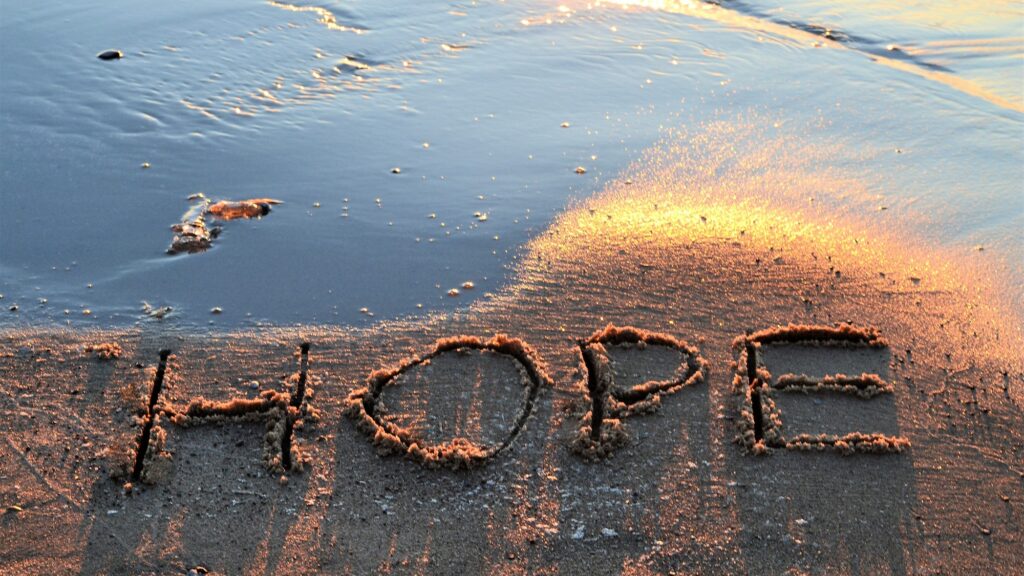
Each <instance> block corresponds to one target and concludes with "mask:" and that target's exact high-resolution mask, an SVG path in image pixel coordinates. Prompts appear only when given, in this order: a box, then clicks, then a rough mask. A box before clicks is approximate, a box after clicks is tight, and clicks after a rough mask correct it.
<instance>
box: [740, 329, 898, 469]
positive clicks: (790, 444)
mask: <svg viewBox="0 0 1024 576" xmlns="http://www.w3.org/2000/svg"><path fill="white" fill-rule="evenodd" d="M762 345H797V346H808V347H830V348H848V347H868V348H876V349H882V348H888V347H889V343H888V341H887V340H886V339H884V338H882V336H881V335H880V334H879V332H878V330H877V329H875V328H873V327H867V328H861V327H857V326H853V325H851V324H839V325H837V326H835V327H833V326H815V325H798V324H790V325H788V326H780V327H775V328H768V329H766V330H761V331H759V332H754V333H752V334H749V335H747V336H745V337H743V336H741V337H739V338H737V339H736V340H734V341H733V349H734V350H738V351H739V354H738V358H737V360H736V367H735V375H734V377H733V394H734V395H735V397H736V410H737V414H738V416H739V417H738V418H737V419H736V426H737V428H738V429H739V435H738V436H737V437H736V442H737V443H738V444H742V445H743V446H745V447H746V448H747V449H748V450H750V451H751V452H752V453H754V454H765V453H768V452H769V451H770V448H785V449H787V450H801V451H809V450H818V451H821V450H826V449H828V450H835V451H837V452H839V453H840V454H843V455H850V454H854V453H872V454H882V453H885V454H889V453H899V452H903V451H904V450H905V449H906V448H908V447H910V440H909V439H907V438H904V437H899V436H887V435H885V434H876V433H872V434H866V433H863V432H851V433H849V434H845V435H842V436H840V435H830V434H818V435H815V434H798V435H796V436H794V437H792V438H789V439H787V438H786V437H785V436H784V435H783V434H782V428H783V422H782V417H781V414H780V411H779V409H778V406H777V405H776V404H775V402H774V401H773V400H772V398H771V390H779V391H795V392H803V393H811V392H838V393H844V394H852V395H855V396H858V397H860V398H864V399H870V398H873V397H875V396H878V395H880V394H892V393H894V388H893V385H892V384H891V383H889V382H886V381H885V380H883V379H882V378H881V377H880V376H879V375H877V374H868V373H862V374H861V375H860V376H847V375H845V374H834V375H828V376H824V377H822V378H812V377H810V376H807V375H804V374H783V375H781V376H779V378H778V379H777V380H774V381H773V377H772V374H771V373H770V372H769V371H768V369H767V368H766V367H765V366H764V364H763V363H762V362H761V361H760V358H759V357H760V354H759V350H760V349H761V347H762Z"/></svg>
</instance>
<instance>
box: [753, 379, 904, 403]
mask: <svg viewBox="0 0 1024 576" xmlns="http://www.w3.org/2000/svg"><path fill="white" fill-rule="evenodd" d="M772 388H775V389H776V390H786V391H794V392H803V393H808V392H821V391H831V392H842V393H847V394H854V395H856V396H860V397H861V398H873V397H875V396H878V395H879V394H892V393H893V386H892V384H890V383H888V382H886V381H885V380H882V378H881V377H880V376H879V375H878V374H867V373H863V374H861V375H860V376H847V375H845V374H835V375H831V376H825V377H824V378H812V377H810V376H807V375H806V374H783V375H782V376H779V377H778V378H777V379H775V381H774V382H772Z"/></svg>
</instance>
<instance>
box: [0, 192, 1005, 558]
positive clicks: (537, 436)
mask: <svg viewBox="0 0 1024 576" xmlns="http://www.w3.org/2000/svg"><path fill="white" fill-rule="evenodd" d="M661 190H662V188H659V186H658V182H657V179H656V178H653V179H651V181H650V182H647V183H642V182H641V181H640V180H639V178H638V179H637V180H636V183H634V184H633V185H632V186H623V190H621V191H616V190H613V191H611V192H609V193H607V194H605V195H604V196H602V197H600V198H598V199H596V200H593V201H591V202H588V203H587V204H586V205H583V206H580V207H578V208H576V209H574V210H572V211H570V212H568V213H566V214H565V215H564V216H563V217H562V218H560V219H559V221H558V222H556V223H555V224H554V225H553V226H552V228H551V229H550V230H549V231H548V232H546V233H544V234H542V235H541V236H539V237H538V238H537V239H536V240H535V241H534V242H533V243H531V245H530V246H529V247H528V251H527V252H526V253H525V254H524V256H523V258H522V261H521V265H520V270H519V273H518V276H517V278H516V281H515V282H514V284H513V285H511V286H510V287H509V288H508V289H506V290H504V291H503V292H501V293H500V294H498V295H496V296H495V297H493V298H490V299H486V300H483V301H481V302H479V303H478V304H476V305H474V306H473V307H471V308H470V309H469V310H467V311H463V312H458V313H454V314H451V315H446V316H443V317H432V318H429V319H425V320H419V321H396V322H383V323H380V324H378V325H376V326H375V327H373V328H370V329H366V330H354V329H353V330H348V329H344V328H336V327H327V326H310V327H301V328H277V329H262V330H259V331H239V332H224V333H222V332H217V333H202V332H199V333H197V332H194V331H185V330H179V329H176V328H174V326H173V325H171V324H168V323H147V324H145V325H144V326H143V327H140V328H133V329H124V330H104V331H94V332H79V331H65V330H58V329H52V330H18V331H13V330H11V331H7V332H4V333H3V334H2V335H0V410H2V411H3V414H5V417H4V418H3V419H2V421H0V505H2V506H3V507H4V508H6V509H7V512H6V513H4V514H3V515H2V516H0V542H2V546H0V565H2V566H3V567H4V572H5V573H7V574H168V573H170V574H173V573H185V572H187V571H188V570H189V569H190V568H193V567H196V566H202V567H203V568H204V569H208V570H210V571H212V572H216V573H222V574H238V573H245V574H283V573H287V574H314V573H347V574H367V573H396V574H413V573H415V574H418V573H435V574H481V573H492V574H555V573H558V574H588V575H589V574H671V573H677V574H743V573H751V574H890V573H891V574H933V573H934V574H967V573H970V574H995V573H999V574H1021V573H1024V568H1022V566H1021V564H1020V559H1021V558H1022V557H1024V530H1022V528H1024V526H1022V524H1024V463H1022V462H1024V429H1022V426H1021V416H1022V407H1024V358H1022V354H1021V350H1022V349H1024V348H1022V346H1024V338H1022V335H1021V322H1020V314H1019V312H1018V311H1015V310H1013V309H1011V308H1009V307H1007V306H1004V305H1002V304H1000V303H999V301H998V300H997V299H996V298H995V297H994V296H993V294H995V295H998V294H999V292H998V290H993V289H991V288H989V287H988V282H987V281H985V280H984V279H983V278H981V277H979V276H978V275H976V274H975V273H974V272H973V271H972V270H971V269H970V267H968V266H964V265H963V263H961V262H959V261H956V260H955V259H952V258H948V257H947V255H945V254H941V253H936V252H929V250H928V249H925V248H915V247H914V246H913V245H911V243H910V242H909V241H907V242H903V243H894V242H891V241H889V240H888V239H886V238H885V237H883V236H882V235H878V234H875V235H872V233H871V232H870V231H867V232H866V231H865V230H864V229H862V228H858V227H857V226H856V225H855V224H854V223H851V224H850V225H849V226H848V227H847V226H838V225H833V224H830V223H820V222H817V221H816V220H815V219H814V218H813V217H808V216H807V215H801V214H781V213H778V212H774V211H773V210H772V209H771V207H770V206H768V205H766V206H751V205H731V204H728V203H724V204H714V203H711V202H709V201H706V200H705V201H702V202H697V201H696V200H695V199H694V198H692V197H677V196H672V195H671V194H668V193H666V192H663V191H661ZM840 321H849V322H851V323H853V324H855V325H858V326H869V327H875V328H877V329H878V330H879V331H880V333H881V334H882V335H883V336H884V337H885V338H887V340H888V342H889V344H890V345H889V347H887V348H877V349H867V350H857V349H834V348H829V347H813V346H812V347H808V346H792V345H789V346H766V347H765V350H764V352H765V353H764V357H763V363H764V365H765V366H766V367H767V368H768V370H770V371H772V373H773V374H785V373H792V374H804V375H807V376H809V377H821V376H825V375H829V374H837V373H842V374H853V375H860V374H861V373H862V372H866V373H873V374H878V375H879V376H880V377H881V378H882V379H883V380H885V381H886V382H888V383H890V384H891V385H892V386H893V392H892V393H891V394H879V395H877V396H875V397H872V398H870V399H868V398H861V397H858V396H856V395H850V394H840V393H834V392H828V391H825V392H811V393H808V394H801V393H799V392H796V393H792V392H784V391H778V392H777V393H775V394H774V398H775V399H776V400H777V403H778V406H777V407H778V409H779V411H780V413H781V420H782V429H783V432H784V433H786V434H790V433H792V434H798V433H801V432H804V433H810V434H815V433H834V434H845V433H849V432H865V433H873V432H881V433H885V434H890V435H898V436H900V437H904V438H906V439H908V440H909V442H910V443H911V447H910V448H909V449H907V450H905V451H904V452H903V453H900V454H854V455H850V456H843V455H840V454H838V453H836V452H834V451H825V452H817V451H813V452H800V451H792V450H787V449H773V450H770V451H769V453H768V454H765V455H753V454H751V453H750V451H748V450H747V449H746V448H745V447H743V446H742V445H740V444H737V443H736V442H735V438H736V436H737V427H736V419H737V411H736V409H735V407H734V406H735V403H734V399H733V396H732V382H733V376H734V368H735V366H734V364H733V363H734V361H735V360H736V355H735V352H734V350H733V348H732V342H733V339H734V338H736V337H737V336H742V335H743V334H744V333H745V331H747V330H759V329H763V328H769V327H772V326H776V325H786V324H788V323H790V322H798V323H804V324H822V325H832V324H834V323H836V322H840ZM609 322H614V323H616V324H618V325H633V326H638V327H642V328H646V329H650V330H655V331H658V332H664V333H668V334H672V335H674V336H676V337H678V338H681V339H684V340H686V341H687V342H689V343H691V344H693V345H694V346H696V347H698V348H699V352H700V355H701V356H702V357H703V358H704V359H705V360H706V361H707V363H708V364H707V377H706V378H705V380H704V382H703V383H700V384H698V385H694V386H687V387H685V388H683V389H681V390H679V391H677V392H676V393H674V394H671V395H666V396H664V397H663V398H661V405H660V408H659V409H658V410H657V411H656V412H654V413H653V414H636V415H631V416H628V417H626V418H624V420H623V422H624V424H625V427H626V429H627V433H628V441H627V443H626V444H625V445H624V446H622V447H620V448H619V449H617V450H615V451H614V452H613V453H612V455H611V457H609V458H607V459H603V460H600V461H597V462H590V461H587V460H584V459H581V458H580V457H579V456H577V455H576V454H574V453H573V452H572V451H571V450H570V449H569V445H570V442H571V440H572V438H573V437H574V435H575V434H576V432H577V429H578V426H579V423H580V417H581V415H582V414H583V412H584V411H585V410H586V409H587V405H586V402H585V401H584V394H583V392H582V390H581V386H580V384H581V382H582V381H583V380H582V379H581V375H580V374H579V372H578V366H579V348H578V345H577V340H578V339H582V338H586V337H588V336H589V335H590V334H592V333H593V332H594V331H595V330H597V329H600V328H602V327H603V326H605V325H606V324H607V323H609ZM496 332H503V333H507V334H509V335H511V336H515V337H520V338H523V339H524V340H525V341H526V342H527V343H528V344H529V345H530V346H531V347H533V348H534V349H535V350H536V351H537V352H538V353H539V354H540V355H541V356H542V357H543V359H544V361H545V363H546V372H547V374H548V375H549V376H550V377H551V378H552V379H553V381H554V385H553V386H544V387H542V388H541V390H540V393H539V396H538V399H537V401H536V403H535V405H534V407H533V410H532V416H531V418H530V420H529V421H528V422H527V424H526V426H525V428H524V429H523V431H522V433H520V434H519V435H518V437H517V438H516V439H515V441H514V442H513V443H512V444H511V446H510V447H509V448H508V449H507V450H504V451H502V452H500V453H499V454H498V455H497V456H495V457H494V458H493V459H491V460H490V461H489V462H486V463H484V464H483V465H482V466H479V467H476V468H473V469H471V470H468V471H466V470H461V471H452V470H449V469H445V468H441V469H430V468H427V467H425V466H424V465H422V464H421V463H419V462H416V461H413V460H410V459H406V458H403V457H401V456H394V455H390V456H381V455H378V453H377V451H376V449H375V447H374V445H373V443H372V442H371V439H370V438H369V437H368V436H367V435H365V434H364V433H363V432H362V431H360V430H359V429H358V428H357V427H356V425H355V424H354V423H353V422H352V421H351V420H350V419H348V418H346V417H345V416H344V415H343V411H344V409H345V407H346V398H347V396H348V395H349V393H350V392H351V391H353V390H355V389H357V388H359V387H362V386H364V385H365V383H366V379H367V377H368V376H369V375H370V373H371V372H373V371H374V370H376V369H379V368H382V367H386V366H393V365H396V364H397V363H399V362H400V361H401V360H402V359H403V358H406V357H408V356H410V355H415V354H425V353H427V352H429V351H430V350H431V349H432V348H433V346H434V343H435V341H436V340H437V339H439V338H444V337H449V336H452V335H457V334H467V335H476V336H481V337H489V336H491V335H493V334H494V333H496ZM304 341H308V342H310V343H311V352H310V369H309V374H310V383H311V387H312V391H313V394H312V397H311V398H310V402H311V405H312V407H313V408H314V409H315V410H316V411H317V412H318V413H319V418H318V419H315V418H307V419H306V420H305V421H304V422H302V424H301V426H297V428H296V430H295V434H294V443H295V446H296V448H297V450H298V452H297V453H302V454H304V455H305V457H306V458H307V459H308V462H307V464H306V466H305V467H304V470H303V471H301V472H287V473H284V474H281V473H272V472H270V471H269V470H268V468H267V466H266V464H265V463H264V460H263V457H264V443H265V441H266V433H267V431H266V424H265V423H264V422H260V421H257V422H250V423H225V424H221V425H213V424H211V425H200V426H194V427H188V428H181V427H177V426H175V425H173V424H171V423H164V424H162V425H161V427H162V428H163V429H164V430H165V431H166V444H165V447H164V449H165V450H166V451H167V453H168V454H167V455H168V456H170V459H168V460H167V461H166V462H167V465H168V468H167V470H165V472H164V474H163V475H162V476H161V477H159V478H157V479H156V480H155V483H153V484H149V485H146V484H142V483H138V482H136V483H135V485H134V486H132V487H131V488H130V489H128V490H127V491H126V490H125V488H124V487H123V481H115V480H112V479H111V477H110V472H111V470H112V468H113V464H112V463H113V462H114V460H115V459H116V458H115V457H116V450H117V449H118V448H117V447H121V448H120V449H123V447H124V446H125V445H126V444H125V443H126V442H127V443H128V445H130V444H131V442H132V441H133V437H134V436H133V435H134V434H137V433H138V426H139V420H138V419H137V418H136V417H135V416H134V415H135V414H137V413H138V410H139V409H140V408H139V406H140V405H141V407H142V410H145V407H146V406H145V404H146V400H145V396H146V395H147V394H148V392H149V386H150V383H151V382H152V379H153V377H154V371H155V370H154V368H155V366H156V364H157V362H158V359H159V351H160V350H161V349H164V348H167V349H170V350H172V352H173V354H172V356H171V357H170V359H169V361H168V368H167V375H166V378H165V382H164V386H163V392H162V394H161V402H162V403H163V404H164V405H165V406H166V407H168V409H171V410H173V409H181V408H183V407H184V406H186V405H187V404H188V403H189V401H191V400H192V399H194V398H196V397H199V396H203V397H206V398H208V399H212V400H227V399H231V398H237V397H247V398H255V397H256V396H257V395H258V393H259V391H260V390H282V391H289V390H293V389H294V385H295V382H296V379H295V377H294V376H292V375H293V374H294V373H295V372H296V370H297V356H296V350H297V347H298V345H299V344H300V343H301V342H304ZM104 342H111V343H116V344H118V345H119V346H120V349H121V350H120V354H119V355H116V357H113V356H114V355H111V356H112V357H111V358H109V359H106V360H102V359H99V358H98V357H97V356H98V352H97V351H96V350H87V347H88V346H92V345H96V344H99V343H104ZM610 348H611V349H610V350H609V356H610V357H611V360H612V366H613V369H614V371H615V379H616V385H617V386H630V385H632V384H638V383H641V382H644V381H647V380H665V379H668V378H671V377H672V374H673V371H674V370H676V368H677V366H674V365H673V364H674V363H675V362H674V361H672V358H678V354H677V355H676V356H673V353H674V351H672V350H665V349H659V348H657V347H649V348H648V349H645V350H639V349H616V348H615V347H614V346H611V347H610ZM108 349H109V348H102V349H100V350H108ZM512 363H513V361H512V360H509V359H508V358H507V357H502V356H500V355H495V354H490V353H479V352H477V353H470V354H466V355H464V356H459V355H458V354H457V353H454V352H453V353H448V354H447V355H445V356H444V358H443V360H442V359H441V358H440V357H439V358H438V359H437V361H436V362H432V363H431V365H429V366H420V367H418V368H416V369H415V370H414V371H410V373H408V374H407V375H406V376H403V381H402V382H400V383H398V385H397V386H396V387H395V389H394V390H393V392H395V393H394V394H393V395H391V396H388V397H386V398H385V400H384V404H385V405H386V407H387V410H388V411H389V413H390V415H391V417H393V418H395V421H396V422H399V423H401V424H402V425H404V426H409V427H411V428H415V429H416V430H417V433H418V434H420V435H421V437H422V438H424V439H426V441H432V440H438V439H445V438H447V439H452V438H454V437H456V436H457V435H464V436H466V437H467V438H468V439H470V440H474V439H475V440H478V441H479V442H480V443H491V444H493V443H495V442H498V441H500V440H499V439H500V438H502V435H503V434H504V433H505V432H507V431H508V430H511V428H510V422H512V421H513V420H514V419H515V417H516V414H517V413H518V411H519V410H520V409H521V407H522V405H523V389H522V388H521V387H520V386H521V383H520V382H519V381H518V380H517V377H516V374H517V371H516V368H515V366H514V365H512ZM255 381H258V382H259V385H258V386H255V387H254V384H253V383H254V382H255ZM111 447H114V448H115V450H114V451H111Z"/></svg>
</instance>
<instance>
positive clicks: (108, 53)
mask: <svg viewBox="0 0 1024 576" xmlns="http://www.w3.org/2000/svg"><path fill="white" fill-rule="evenodd" d="M96 57H97V58H99V59H100V60H119V59H121V58H124V52H121V51H120V50H105V51H103V52H100V53H99V54H97V55H96Z"/></svg>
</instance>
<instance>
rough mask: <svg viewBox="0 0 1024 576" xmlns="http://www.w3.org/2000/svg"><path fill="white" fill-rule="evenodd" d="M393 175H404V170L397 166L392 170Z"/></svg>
mask: <svg viewBox="0 0 1024 576" xmlns="http://www.w3.org/2000/svg"><path fill="white" fill-rule="evenodd" d="M391 173H392V174H401V173H402V169H401V168H399V167H398V166H395V167H394V168H392V169H391Z"/></svg>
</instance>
